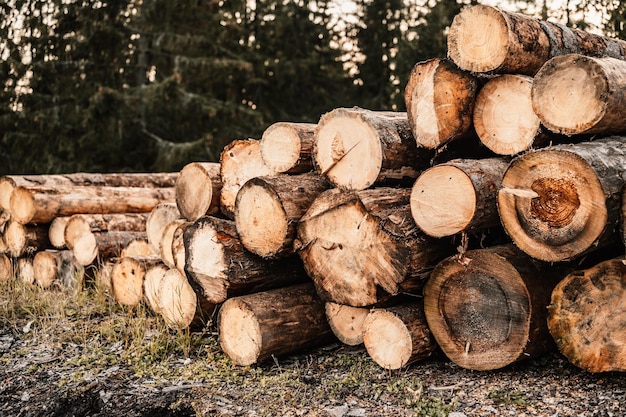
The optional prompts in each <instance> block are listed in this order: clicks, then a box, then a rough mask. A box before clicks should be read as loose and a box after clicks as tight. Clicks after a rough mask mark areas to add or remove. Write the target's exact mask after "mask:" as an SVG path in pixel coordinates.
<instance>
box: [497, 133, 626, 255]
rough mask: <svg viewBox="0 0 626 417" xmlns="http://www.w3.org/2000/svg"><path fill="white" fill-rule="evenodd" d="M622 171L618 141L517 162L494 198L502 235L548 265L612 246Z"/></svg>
mask: <svg viewBox="0 0 626 417" xmlns="http://www.w3.org/2000/svg"><path fill="white" fill-rule="evenodd" d="M625 166H626V138H624V137H610V138H606V139H601V140H596V141H594V142H584V143H579V144H575V145H556V146H553V147H551V148H548V149H540V150H537V151H534V152H529V153H526V154H523V155H521V156H519V157H517V158H516V159H514V160H513V161H512V162H511V164H510V166H509V168H508V169H507V171H506V172H505V174H504V177H503V179H502V187H501V189H500V191H499V192H498V210H499V213H500V218H501V221H502V224H503V225H504V228H505V230H506V232H507V233H508V234H509V236H510V237H511V238H512V239H513V241H514V242H515V243H516V244H517V246H518V247H519V248H520V249H522V250H523V251H524V252H526V253H528V254H529V255H531V256H533V257H534V258H537V259H541V260H544V261H550V262H558V261H565V260H571V259H574V258H575V257H577V256H580V255H582V254H584V253H587V252H590V251H593V250H596V249H598V248H601V247H603V246H606V245H609V244H611V243H614V242H617V241H618V239H619V235H618V233H617V230H618V229H619V216H620V210H621V203H620V196H621V192H622V187H623V186H624V178H623V176H622V174H623V172H624V167H625Z"/></svg>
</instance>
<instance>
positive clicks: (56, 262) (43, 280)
mask: <svg viewBox="0 0 626 417" xmlns="http://www.w3.org/2000/svg"><path fill="white" fill-rule="evenodd" d="M33 273H34V275H35V282H36V283H37V284H38V285H39V286H40V287H41V288H50V287H51V286H52V285H53V284H54V283H60V284H61V285H63V286H64V287H66V288H78V287H79V286H80V285H82V283H83V279H84V276H85V268H83V267H82V266H80V265H78V263H76V260H75V259H74V255H73V254H72V252H71V251H69V250H44V251H40V252H37V253H36V254H35V257H34V258H33Z"/></svg>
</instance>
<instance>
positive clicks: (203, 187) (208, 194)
mask: <svg viewBox="0 0 626 417" xmlns="http://www.w3.org/2000/svg"><path fill="white" fill-rule="evenodd" d="M221 188H222V179H221V177H220V164H218V163H216V162H191V163H189V164H187V165H185V166H184V167H183V169H181V171H180V174H179V175H178V178H177V179H176V205H177V207H178V210H179V211H180V214H181V216H182V217H184V218H185V219H187V220H189V221H192V222H193V221H196V220H198V219H199V218H200V217H202V216H206V215H216V214H218V213H219V211H220V190H221Z"/></svg>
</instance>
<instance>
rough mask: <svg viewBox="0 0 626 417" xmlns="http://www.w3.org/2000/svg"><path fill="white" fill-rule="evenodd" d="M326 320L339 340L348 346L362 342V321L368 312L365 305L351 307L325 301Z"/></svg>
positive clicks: (363, 321)
mask: <svg viewBox="0 0 626 417" xmlns="http://www.w3.org/2000/svg"><path fill="white" fill-rule="evenodd" d="M325 312H326V320H328V324H329V325H330V329H331V330H332V332H333V334H334V335H335V337H337V339H339V341H340V342H341V343H343V344H346V345H348V346H357V345H360V344H361V343H363V332H364V331H365V329H364V326H363V323H365V318H366V317H367V315H368V314H369V312H370V309H369V308H367V307H351V306H347V305H343V304H337V303H333V302H331V301H327V302H326V303H325Z"/></svg>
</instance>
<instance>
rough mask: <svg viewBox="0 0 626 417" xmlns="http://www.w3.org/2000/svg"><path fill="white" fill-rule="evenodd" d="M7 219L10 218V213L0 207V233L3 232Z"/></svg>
mask: <svg viewBox="0 0 626 417" xmlns="http://www.w3.org/2000/svg"><path fill="white" fill-rule="evenodd" d="M9 220H11V213H10V212H9V211H8V210H4V209H2V208H0V234H2V233H4V229H5V228H6V224H7V223H8V222H9Z"/></svg>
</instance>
